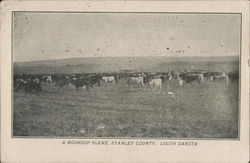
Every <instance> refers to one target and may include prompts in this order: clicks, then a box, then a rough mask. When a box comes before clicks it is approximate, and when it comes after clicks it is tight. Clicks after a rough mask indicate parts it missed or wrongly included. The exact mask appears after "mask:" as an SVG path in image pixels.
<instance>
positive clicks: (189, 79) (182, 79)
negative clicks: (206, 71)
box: [178, 72, 204, 86]
mask: <svg viewBox="0 0 250 163" xmlns="http://www.w3.org/2000/svg"><path fill="white" fill-rule="evenodd" d="M178 78H179V79H178V80H179V85H180V86H183V85H184V84H185V85H189V86H191V85H192V84H193V83H197V84H201V83H202V82H203V80H204V77H203V74H188V72H184V73H180V74H179V75H178Z"/></svg>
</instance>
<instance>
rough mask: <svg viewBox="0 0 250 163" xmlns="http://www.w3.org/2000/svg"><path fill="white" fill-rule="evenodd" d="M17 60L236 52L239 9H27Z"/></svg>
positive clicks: (17, 38) (16, 26) (18, 26)
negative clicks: (236, 11)
mask: <svg viewBox="0 0 250 163" xmlns="http://www.w3.org/2000/svg"><path fill="white" fill-rule="evenodd" d="M13 49H14V50H13V56H14V57H13V58H14V61H16V62H17V61H34V60H49V59H63V58H76V57H107V56H117V57H122V56H180V57H181V56H199V57H202V56H236V55H239V51H240V15H236V14H210V15H207V14H199V15H198V14H169V13H167V14H166V13H27V12H15V13H14V15H13Z"/></svg>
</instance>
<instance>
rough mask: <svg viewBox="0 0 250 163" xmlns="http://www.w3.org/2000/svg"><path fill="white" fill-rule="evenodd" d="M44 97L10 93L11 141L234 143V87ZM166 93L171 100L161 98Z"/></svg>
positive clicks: (111, 89)
mask: <svg viewBox="0 0 250 163" xmlns="http://www.w3.org/2000/svg"><path fill="white" fill-rule="evenodd" d="M43 90H44V91H45V93H44V94H41V95H36V94H31V95H30V94H28V95H25V94H24V93H22V92H15V93H14V95H13V97H14V99H13V100H14V109H13V116H14V117H13V135H14V136H49V137H51V136H56V137H57V136H62V137H63V136H72V137H150V138H237V136H238V84H236V83H230V84H224V83H205V84H202V85H195V86H192V87H189V86H184V87H180V86H178V85H167V86H163V88H162V91H161V93H160V94H153V93H152V92H151V91H150V89H149V88H146V89H145V90H143V89H139V88H138V89H136V90H132V91H131V89H130V88H129V87H127V86H126V85H125V84H124V83H119V84H113V85H102V86H101V87H94V88H92V89H91V90H90V91H89V92H88V91H85V90H84V89H81V90H80V91H79V92H76V91H75V90H74V89H73V88H72V87H70V88H68V89H64V90H63V91H58V90H57V88H55V87H54V86H53V85H52V84H51V85H46V86H43ZM169 91H172V92H174V93H175V97H172V96H169V95H168V94H167V92H169Z"/></svg>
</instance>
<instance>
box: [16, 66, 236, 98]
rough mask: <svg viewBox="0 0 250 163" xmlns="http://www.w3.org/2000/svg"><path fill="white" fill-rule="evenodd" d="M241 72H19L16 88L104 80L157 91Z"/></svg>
mask: <svg viewBox="0 0 250 163" xmlns="http://www.w3.org/2000/svg"><path fill="white" fill-rule="evenodd" d="M238 80H239V73H238V72H229V73H226V72H224V71H222V72H212V71H193V72H190V71H189V72H188V71H186V70H185V71H182V72H175V71H168V72H133V73H132V72H117V73H88V74H86V73H81V74H15V75H14V91H16V92H18V91H23V92H25V93H33V92H42V91H43V90H42V86H43V85H46V84H52V83H53V84H54V86H55V87H57V88H58V90H59V91H60V90H63V89H64V88H65V87H68V86H69V85H70V84H71V85H73V86H74V88H75V89H76V91H79V89H80V88H81V87H85V89H86V90H89V89H90V88H91V87H93V86H101V84H103V83H106V84H112V83H114V84H115V83H116V84H118V83H119V82H122V83H125V84H126V85H127V86H130V88H131V90H133V89H134V88H135V87H137V88H138V87H139V88H143V89H145V87H146V86H148V87H150V88H151V89H152V91H153V92H156V93H160V91H161V87H162V85H166V84H174V83H176V84H179V85H180V86H185V85H188V86H191V85H193V84H203V83H205V82H207V81H209V82H222V83H226V84H228V83H230V82H238Z"/></svg>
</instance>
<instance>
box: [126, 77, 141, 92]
mask: <svg viewBox="0 0 250 163" xmlns="http://www.w3.org/2000/svg"><path fill="white" fill-rule="evenodd" d="M143 81H144V80H143V77H129V78H128V79H127V84H128V85H130V86H131V90H132V89H133V86H134V85H139V86H141V87H142V88H144V82H143Z"/></svg>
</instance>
